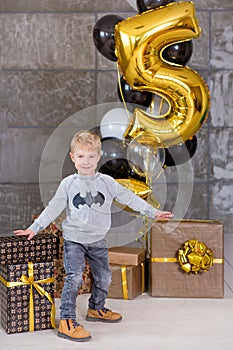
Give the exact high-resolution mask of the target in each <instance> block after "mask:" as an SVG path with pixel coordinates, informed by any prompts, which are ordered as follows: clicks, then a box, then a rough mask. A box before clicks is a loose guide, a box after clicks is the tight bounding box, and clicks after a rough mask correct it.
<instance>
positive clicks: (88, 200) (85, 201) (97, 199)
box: [73, 191, 105, 209]
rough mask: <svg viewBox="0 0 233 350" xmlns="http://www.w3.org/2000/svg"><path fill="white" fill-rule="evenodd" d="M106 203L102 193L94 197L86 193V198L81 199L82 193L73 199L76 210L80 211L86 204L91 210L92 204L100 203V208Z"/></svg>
mask: <svg viewBox="0 0 233 350" xmlns="http://www.w3.org/2000/svg"><path fill="white" fill-rule="evenodd" d="M104 202H105V197H104V195H103V194H102V193H100V192H97V195H96V196H93V195H92V194H91V191H90V192H87V193H86V197H81V196H80V193H78V194H76V196H75V197H74V198H73V205H74V206H75V208H78V209H79V206H80V205H81V206H83V205H85V204H87V205H88V207H90V208H91V206H92V204H97V203H99V205H100V206H102V205H103V204H104Z"/></svg>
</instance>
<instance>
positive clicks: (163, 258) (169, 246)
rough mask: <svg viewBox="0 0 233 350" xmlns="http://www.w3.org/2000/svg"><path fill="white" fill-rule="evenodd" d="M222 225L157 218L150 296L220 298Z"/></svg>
mask: <svg viewBox="0 0 233 350" xmlns="http://www.w3.org/2000/svg"><path fill="white" fill-rule="evenodd" d="M223 256H224V255H223V224H222V222H219V221H210V220H182V221H175V220H174V221H173V220H172V221H170V222H167V221H157V222H156V223H154V224H153V225H152V229H151V259H150V260H151V266H150V269H151V281H150V282H151V287H150V289H151V295H152V296H157V297H182V298H223V296H224V265H223Z"/></svg>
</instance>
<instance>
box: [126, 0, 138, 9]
mask: <svg viewBox="0 0 233 350" xmlns="http://www.w3.org/2000/svg"><path fill="white" fill-rule="evenodd" d="M127 2H128V4H129V5H130V6H131V7H133V8H134V9H135V10H136V11H137V10H138V8H137V2H136V0H127Z"/></svg>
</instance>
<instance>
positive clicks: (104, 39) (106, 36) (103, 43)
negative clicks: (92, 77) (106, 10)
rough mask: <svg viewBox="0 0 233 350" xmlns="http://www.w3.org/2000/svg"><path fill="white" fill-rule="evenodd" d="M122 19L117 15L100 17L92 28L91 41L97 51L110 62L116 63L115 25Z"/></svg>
mask: <svg viewBox="0 0 233 350" xmlns="http://www.w3.org/2000/svg"><path fill="white" fill-rule="evenodd" d="M123 19H124V18H122V17H120V16H117V15H113V14H110V15H106V16H103V17H101V18H100V19H99V20H98V21H97V22H96V24H95V26H94V28H93V40H94V43H95V46H96V48H97V49H98V51H99V52H100V53H101V54H102V55H103V56H104V57H106V58H108V59H109V60H111V61H117V57H116V55H115V38H114V32H115V25H116V24H117V23H119V22H121V21H122V20H123Z"/></svg>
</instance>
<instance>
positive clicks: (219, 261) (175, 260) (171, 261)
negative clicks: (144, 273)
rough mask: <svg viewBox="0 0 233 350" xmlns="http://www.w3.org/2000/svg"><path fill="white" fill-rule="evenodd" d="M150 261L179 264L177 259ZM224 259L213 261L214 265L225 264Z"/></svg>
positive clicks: (153, 259)
mask: <svg viewBox="0 0 233 350" xmlns="http://www.w3.org/2000/svg"><path fill="white" fill-rule="evenodd" d="M150 261H151V262H152V263H154V262H165V263H167V262H168V263H174V262H178V259H177V258H151V259H150ZM223 262H224V259H213V263H214V264H223Z"/></svg>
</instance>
